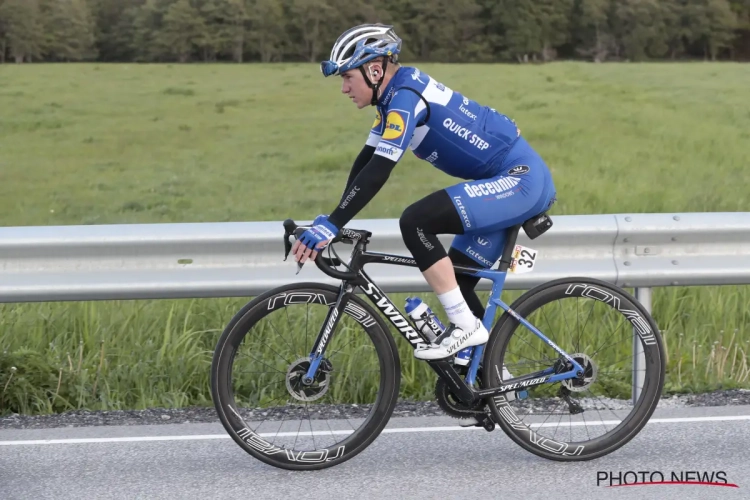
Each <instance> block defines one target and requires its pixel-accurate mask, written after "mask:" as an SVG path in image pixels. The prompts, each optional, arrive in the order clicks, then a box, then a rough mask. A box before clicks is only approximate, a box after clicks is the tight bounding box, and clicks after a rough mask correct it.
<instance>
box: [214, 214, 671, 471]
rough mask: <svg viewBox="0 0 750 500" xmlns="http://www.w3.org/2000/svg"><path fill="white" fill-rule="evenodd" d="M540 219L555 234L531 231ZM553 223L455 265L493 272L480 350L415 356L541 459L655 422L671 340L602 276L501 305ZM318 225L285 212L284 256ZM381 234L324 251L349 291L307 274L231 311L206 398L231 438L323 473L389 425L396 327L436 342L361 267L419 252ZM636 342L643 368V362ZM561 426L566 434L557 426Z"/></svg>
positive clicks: (397, 380) (343, 236)
mask: <svg viewBox="0 0 750 500" xmlns="http://www.w3.org/2000/svg"><path fill="white" fill-rule="evenodd" d="M539 221H545V223H546V225H545V226H544V227H545V228H544V229H539V228H538V227H536V226H535V225H534V224H536V223H537V222H539ZM550 225H551V219H550V218H549V216H548V215H547V214H546V213H542V214H540V215H538V216H537V217H534V218H531V219H529V220H528V221H526V222H524V223H523V224H518V225H516V226H513V227H511V228H509V229H508V231H507V237H506V241H505V243H504V249H503V252H502V256H501V258H500V259H499V264H498V267H497V268H496V269H492V268H490V269H483V268H479V267H476V268H475V267H467V266H460V265H454V269H455V272H456V273H458V274H469V275H473V276H478V277H480V278H483V279H487V280H490V281H491V282H492V288H491V292H490V293H489V298H488V300H487V303H486V304H487V305H486V310H485V314H484V317H483V322H484V325H485V326H486V327H487V329H488V330H489V331H490V337H489V340H488V342H487V343H486V344H484V345H481V346H476V347H474V348H471V356H470V358H469V361H468V364H465V365H461V364H458V362H457V360H456V359H455V357H452V358H448V359H442V360H436V361H419V360H416V359H413V360H411V365H408V366H407V367H408V368H409V372H408V374H407V376H408V377H410V380H411V379H417V378H418V376H417V375H415V373H416V372H417V371H418V369H419V368H420V367H423V366H424V365H423V364H422V363H426V366H429V368H431V369H432V371H434V373H435V374H436V382H435V386H434V397H435V399H436V401H437V403H438V405H439V407H440V408H441V409H442V410H443V412H445V413H446V414H447V415H450V416H452V417H474V418H475V419H476V421H477V426H480V427H484V428H485V429H486V430H488V431H491V430H493V429H494V428H495V425H499V426H500V427H501V428H502V430H503V431H504V432H505V434H506V435H507V436H508V437H509V438H510V439H511V440H512V441H513V442H515V443H517V444H518V445H520V446H521V447H522V448H523V449H525V450H527V451H529V452H531V453H533V454H535V455H538V456H540V457H543V458H546V459H550V460H557V461H580V460H591V459H595V458H598V457H601V456H604V455H606V454H609V453H612V452H613V451H615V450H617V449H619V448H620V447H622V446H623V445H625V444H626V443H628V442H629V441H630V440H631V439H633V438H634V437H635V436H636V435H637V434H638V432H639V431H640V430H641V429H642V428H643V426H644V425H645V424H646V423H647V421H648V420H649V418H650V417H651V415H652V413H653V412H654V410H655V408H656V406H657V403H658V401H659V398H660V396H661V392H662V388H663V385H664V370H665V368H664V367H665V361H664V348H663V344H662V338H661V335H660V332H659V330H658V328H657V325H656V323H655V322H654V320H653V318H652V317H651V316H650V314H649V313H648V311H647V310H646V309H645V308H644V307H643V306H642V305H641V304H640V303H639V302H638V301H637V300H636V299H635V298H634V297H633V296H632V295H630V294H629V293H627V292H626V291H625V290H623V289H621V288H619V287H617V286H614V285H612V284H610V283H607V282H605V281H601V280H598V279H592V278H587V277H570V278H563V279H556V280H553V281H549V282H547V283H544V284H542V285H539V286H536V287H534V288H532V289H531V290H528V291H527V292H525V293H523V294H522V295H520V296H519V297H518V298H517V299H516V300H515V301H513V302H512V304H511V305H510V306H508V305H507V304H506V303H505V302H503V301H502V300H501V294H502V292H503V286H504V284H505V280H506V277H507V275H508V273H509V272H513V271H517V270H518V268H519V266H523V265H527V266H530V267H531V266H533V265H534V264H535V262H536V261H538V258H539V255H538V254H539V252H535V251H533V250H531V249H528V248H526V247H524V246H521V245H516V240H517V237H518V233H519V231H520V229H521V227H523V229H524V231H525V232H526V234H527V235H528V236H529V237H530V238H531V239H533V238H536V237H537V236H538V235H539V234H541V233H542V232H544V231H546V228H548V227H549V226H550ZM308 227H309V226H297V224H296V223H295V222H294V221H293V220H291V219H288V220H286V221H285V222H284V228H285V233H284V246H285V254H284V260H286V258H287V256H288V254H289V251H290V249H291V246H292V241H291V240H292V239H293V238H298V237H299V236H300V235H301V234H302V232H303V231H304V230H306V229H307V228H308ZM539 227H541V226H539ZM371 237H372V233H371V232H370V231H367V230H356V229H350V228H343V229H342V230H341V231H340V233H339V235H338V236H337V237H336V238H335V239H334V240H333V241H332V242H331V243H330V244H329V245H328V252H327V256H326V255H325V254H324V253H325V250H324V251H323V253H320V254H319V255H318V257H317V258H316V259H315V261H314V262H315V264H316V266H317V267H318V268H319V269H320V270H321V271H322V272H324V273H325V274H326V275H328V276H331V277H332V278H334V279H336V280H341V283H340V285H339V286H338V287H336V286H333V285H330V284H325V283H309V282H304V283H290V284H288V285H285V286H280V287H277V288H274V289H272V290H269V291H267V292H265V293H263V294H262V295H260V296H258V297H256V298H254V299H253V300H251V301H250V302H248V303H247V304H246V305H245V306H244V307H242V309H241V310H240V311H238V312H237V313H236V314H235V315H234V317H233V318H232V319H231V321H230V322H229V323H228V324H227V326H226V328H225V330H224V332H223V334H222V335H221V337H220V339H219V341H218V343H217V345H216V349H215V352H214V356H213V361H212V366H211V394H212V397H213V401H214V404H215V407H216V410H217V413H218V416H219V418H220V420H221V423H222V424H223V426H224V428H225V429H226V431H227V432H228V433H229V435H230V436H231V437H232V439H233V440H234V441H235V442H236V443H237V444H238V445H239V446H240V447H241V448H242V449H243V450H245V451H246V452H247V453H249V454H250V455H251V456H253V457H255V458H256V459H259V460H261V461H263V462H265V463H266V464H270V465H272V466H275V467H279V468H283V469H290V470H310V469H322V468H327V467H331V466H335V465H338V464H341V463H343V462H345V461H346V460H349V459H351V458H352V457H354V456H356V455H357V454H359V453H361V452H362V451H363V450H365V449H366V448H367V447H368V446H369V445H370V444H371V443H372V442H373V441H374V440H375V439H376V438H377V437H378V436H379V435H380V434H381V432H382V431H383V430H384V428H385V426H386V424H387V423H388V422H389V419H391V417H392V415H393V413H394V408H396V406H397V402H398V399H399V392H400V388H401V381H402V377H404V376H405V375H404V373H403V372H402V370H401V358H400V355H399V350H398V349H397V346H396V342H395V340H394V335H391V334H390V333H389V332H390V330H389V326H388V323H386V321H388V322H389V323H390V324H391V325H392V326H393V327H394V329H395V331H396V332H398V333H399V334H400V335H401V336H402V337H403V338H404V339H405V340H406V344H407V345H409V346H411V347H412V348H413V349H416V348H417V346H418V345H419V344H422V343H427V342H428V340H429V339H428V338H427V333H425V332H422V331H420V330H419V329H418V328H417V325H416V324H415V323H414V321H413V320H412V319H411V318H410V317H409V316H408V315H404V314H402V313H401V311H400V310H399V308H398V307H397V306H396V305H395V304H394V303H393V302H392V301H391V300H390V298H389V297H388V295H387V294H386V293H385V292H383V290H382V289H381V288H379V287H378V285H377V284H376V283H375V282H374V281H373V279H372V278H371V277H370V276H369V275H368V274H367V273H366V272H365V271H364V267H365V266H367V265H370V264H385V265H396V266H407V267H416V265H417V264H416V262H415V261H414V259H413V258H411V257H407V256H402V255H393V254H388V253H381V252H372V251H368V250H367V245H368V244H369V243H370V240H371ZM482 241H483V240H480V243H481V242H482ZM338 243H342V244H348V245H352V253H351V255H350V256H349V258H348V259H342V258H341V257H340V256H339V254H338V253H337V252H336V250H335V249H334V244H338ZM332 251H333V255H332V254H331V252H332ZM524 252H526V253H524ZM300 268H301V266H299V264H298V270H297V272H298V273H299V269H300ZM362 295H363V296H364V297H366V298H367V299H369V302H370V303H371V304H372V305H371V304H368V302H366V301H365V300H364V298H363V297H362ZM555 304H557V305H555ZM548 306H551V307H549V309H547V307H548ZM498 308H500V309H501V311H500V310H498ZM496 313H499V317H496ZM589 321H592V323H591V324H589ZM593 322H598V323H597V326H590V325H593V324H594V323H593ZM280 323H281V324H280ZM574 324H575V325H577V327H578V328H577V329H575V328H573V326H572V325H574ZM582 324H583V328H582V329H581V325H582ZM310 326H312V334H310V331H309V329H310V328H309V327H310ZM587 327H588V328H587ZM303 329H304V334H303ZM617 333H622V335H621V336H620V337H616V336H615V335H616V334H617ZM608 340H612V341H613V342H612V344H611V345H610V347H605V342H607V341H608ZM563 344H564V345H565V349H563V348H562V347H560V345H563ZM407 352H411V351H408V349H407ZM639 352H641V353H642V354H640V356H639V359H641V360H644V361H645V363H644V362H639V363H636V365H637V370H633V368H634V364H633V362H632V360H633V356H636V355H638V353H639ZM597 355H601V357H600V358H595V356H597ZM597 359H598V360H599V361H597ZM415 367H416V368H415ZM427 374H429V371H428V372H427ZM356 377H359V378H356ZM633 387H637V389H638V391H637V392H636V393H632V392H631V391H632V390H633ZM631 394H637V399H636V398H631ZM633 399H635V401H632V400H633ZM555 410H559V413H555ZM604 411H610V412H612V413H613V414H614V415H615V416H614V418H605V417H604V416H603V414H602V413H603V412H604ZM563 424H569V430H567V431H566V430H563V431H560V427H561V425H563ZM599 431H602V432H601V433H599Z"/></svg>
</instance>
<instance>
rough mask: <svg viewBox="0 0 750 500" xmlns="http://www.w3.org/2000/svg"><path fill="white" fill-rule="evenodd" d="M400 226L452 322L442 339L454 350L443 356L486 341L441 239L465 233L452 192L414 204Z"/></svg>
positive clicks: (442, 192)
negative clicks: (440, 237)
mask: <svg viewBox="0 0 750 500" xmlns="http://www.w3.org/2000/svg"><path fill="white" fill-rule="evenodd" d="M399 224H400V227H401V235H402V237H403V240H404V243H405V244H406V247H407V248H408V249H409V251H410V252H411V254H412V256H413V257H414V260H416V262H417V266H418V267H419V270H420V271H422V273H423V275H424V277H425V279H426V280H427V282H428V283H429V284H430V287H431V288H432V290H433V291H434V292H435V294H436V295H437V298H438V299H439V300H440V303H441V305H442V306H443V308H444V309H445V312H446V313H447V315H448V320H449V322H450V323H451V324H450V325H449V327H448V329H447V330H446V334H445V337H442V336H441V338H440V340H441V341H443V340H446V339H447V343H446V345H445V346H444V348H445V349H448V348H449V347H450V353H447V354H444V355H443V356H442V357H447V356H449V355H450V354H451V353H452V354H455V352H456V351H455V350H454V349H456V348H458V347H459V346H461V345H465V346H466V347H468V346H469V345H478V344H481V343H484V342H486V339H487V338H488V336H489V334H488V332H487V330H486V328H484V326H483V325H482V323H481V321H479V320H478V319H477V318H476V317H475V316H474V314H472V310H471V309H470V307H469V305H468V304H467V302H466V300H465V299H464V297H463V296H462V294H461V290H460V288H459V286H458V283H457V281H456V275H455V272H454V270H453V264H452V262H451V260H450V258H449V257H448V254H447V253H446V251H445V248H444V247H443V245H442V243H441V242H440V240H438V237H437V235H438V234H461V233H462V232H463V227H462V223H461V220H460V217H459V214H458V212H457V211H456V209H455V207H454V205H453V202H452V201H451V199H450V197H449V196H448V193H447V192H446V191H445V190H443V189H441V190H440V191H436V192H434V193H432V194H430V195H428V196H425V197H424V198H422V199H421V200H419V201H417V202H415V203H413V204H412V205H410V206H409V207H407V208H406V210H404V212H403V214H402V215H401V219H400V220H399ZM454 333H455V334H456V335H455V337H454V336H453V335H454ZM465 333H466V334H467V335H464V334H465ZM475 334H476V335H475ZM454 344H455V345H454ZM433 354H434V353H433ZM415 355H416V353H415ZM418 357H419V356H418ZM435 359H438V358H435Z"/></svg>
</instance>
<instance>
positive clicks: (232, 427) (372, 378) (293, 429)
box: [211, 283, 400, 470]
mask: <svg viewBox="0 0 750 500" xmlns="http://www.w3.org/2000/svg"><path fill="white" fill-rule="evenodd" d="M338 292H339V289H338V288H336V287H333V286H328V285H324V284H318V283H308V284H296V283H295V284H290V285H288V286H284V287H280V288H277V289H274V290H271V291H269V292H267V293H265V294H263V295H261V296H259V297H257V298H255V299H254V300H252V301H251V302H249V303H248V304H247V305H245V306H244V307H243V308H242V310H240V311H239V312H238V313H237V314H236V315H235V317H234V318H232V320H231V321H230V323H229V324H228V325H227V327H226V329H225V330H224V333H223V334H222V336H221V338H220V339H219V342H218V344H217V346H216V350H215V353H214V358H213V363H212V367H211V393H212V396H213V400H214V405H215V407H216V410H217V412H218V415H219V419H220V420H221V423H222V424H223V425H224V428H225V429H226V430H227V432H228V433H229V435H230V436H231V437H232V439H234V441H235V442H236V443H237V444H238V445H239V446H240V447H241V448H242V449H244V450H245V451H246V452H247V453H249V454H250V455H252V456H253V457H255V458H257V459H258V460H261V461H263V462H265V463H267V464H270V465H273V466H275V467H280V468H283V469H295V470H304V469H322V468H326V467H331V466H333V465H338V464H340V463H342V462H344V461H346V460H348V459H350V458H352V457H353V456H355V455H356V454H358V453H360V452H361V451H362V450H364V449H365V448H366V447H367V446H368V445H369V444H370V443H371V442H372V441H373V440H374V439H375V438H376V437H377V436H378V435H379V434H380V432H381V431H382V430H383V428H384V427H385V425H386V424H387V422H388V419H389V418H390V416H391V413H392V412H393V408H394V406H395V404H396V401H397V398H398V393H399V385H400V372H399V366H400V365H399V359H398V351H397V350H396V345H395V342H394V340H393V337H392V336H391V335H390V333H389V330H388V327H387V326H386V325H385V324H384V322H383V320H382V319H381V317H380V316H378V315H377V313H375V312H374V311H373V309H372V308H371V307H370V306H369V305H368V304H367V303H365V302H364V301H363V300H362V299H361V298H359V297H357V296H356V295H350V296H349V300H348V302H347V304H346V307H345V309H344V314H343V315H342V316H341V318H340V320H339V323H338V325H337V326H336V329H335V330H334V331H333V332H332V333H331V337H330V339H329V341H328V344H327V345H326V352H325V357H324V359H323V360H322V362H321V364H320V369H319V370H318V375H317V377H316V378H315V379H314V380H313V382H312V384H305V383H303V381H302V379H303V375H304V374H305V372H306V370H307V368H308V367H309V366H310V365H309V363H310V362H309V355H310V351H311V350H312V346H313V343H314V342H315V339H316V338H317V335H318V332H319V330H320V327H321V325H322V324H323V322H324V320H325V318H326V314H327V313H328V310H329V308H330V307H332V306H333V305H334V304H335V302H336V298H337V296H338Z"/></svg>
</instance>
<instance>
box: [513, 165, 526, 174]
mask: <svg viewBox="0 0 750 500" xmlns="http://www.w3.org/2000/svg"><path fill="white" fill-rule="evenodd" d="M529 170H531V168H529V166H528V165H517V166H515V167H513V168H511V169H510V170H508V175H523V174H528V173H529Z"/></svg>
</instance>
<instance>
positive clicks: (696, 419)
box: [0, 415, 750, 446]
mask: <svg viewBox="0 0 750 500" xmlns="http://www.w3.org/2000/svg"><path fill="white" fill-rule="evenodd" d="M741 420H745V421H747V420H750V415H728V416H724V417H684V418H652V419H651V420H649V421H648V423H649V424H681V423H693V422H728V421H741ZM619 422H620V421H619V420H604V421H601V420H600V421H598V422H596V421H593V422H573V423H565V424H564V425H561V424H558V423H545V424H541V425H540V424H537V425H534V424H531V425H532V427H535V428H539V427H558V426H563V427H564V426H574V427H576V426H583V425H586V426H589V427H593V426H597V425H616V424H618V423H619ZM472 430H484V428H482V427H459V426H450V427H396V428H391V429H384V430H383V432H382V434H401V433H412V432H454V431H472ZM352 432H353V431H351V430H341V431H331V430H324V431H314V432H313V433H312V434H314V435H315V436H330V435H331V434H341V435H346V434H351V433H352ZM310 434H311V433H310V432H279V433H276V432H264V433H261V434H259V436H260V437H286V436H309V435H310ZM206 439H229V435H228V434H195V435H185V436H133V437H111V438H80V439H36V440H25V441H21V440H17V441H0V446H34V445H40V444H90V443H137V442H144V441H199V440H206Z"/></svg>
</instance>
